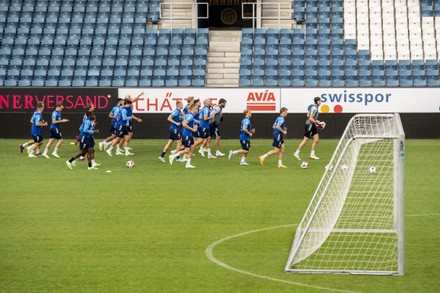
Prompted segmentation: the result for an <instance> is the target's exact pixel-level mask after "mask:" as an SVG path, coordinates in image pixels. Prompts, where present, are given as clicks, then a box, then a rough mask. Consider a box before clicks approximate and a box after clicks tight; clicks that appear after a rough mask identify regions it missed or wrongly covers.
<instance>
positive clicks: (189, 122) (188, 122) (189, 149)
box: [169, 105, 198, 169]
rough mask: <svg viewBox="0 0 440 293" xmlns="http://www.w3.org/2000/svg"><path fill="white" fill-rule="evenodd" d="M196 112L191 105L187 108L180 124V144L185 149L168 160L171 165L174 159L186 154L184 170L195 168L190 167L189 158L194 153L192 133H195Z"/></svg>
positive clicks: (195, 108)
mask: <svg viewBox="0 0 440 293" xmlns="http://www.w3.org/2000/svg"><path fill="white" fill-rule="evenodd" d="M196 112H197V106H196V105H191V106H189V107H188V113H187V114H186V115H185V118H184V120H183V122H182V125H183V131H182V144H183V146H184V147H185V149H184V150H181V151H180V152H177V153H175V154H174V155H170V157H169V160H170V164H171V165H172V164H173V161H174V159H175V158H177V157H180V156H183V155H184V154H188V159H187V160H186V166H185V167H186V168H188V169H193V168H195V167H194V166H193V165H191V158H192V155H193V153H194V148H195V147H194V138H193V133H194V132H196V131H197V128H198V127H197V124H196V122H195V119H194V115H195V114H196Z"/></svg>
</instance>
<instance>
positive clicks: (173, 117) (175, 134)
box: [159, 101, 183, 163]
mask: <svg viewBox="0 0 440 293" xmlns="http://www.w3.org/2000/svg"><path fill="white" fill-rule="evenodd" d="M182 108H183V103H182V102H181V101H177V102H176V109H174V110H173V111H172V112H171V114H170V115H169V116H168V119H167V120H168V121H169V122H170V123H171V126H170V130H169V132H170V136H169V139H168V142H167V144H166V145H165V147H164V148H163V151H162V154H160V156H159V160H161V161H162V162H164V163H165V162H166V161H165V158H164V157H165V154H166V152H167V151H168V150H169V149H170V147H171V146H172V145H173V143H174V141H177V147H176V150H180V145H181V144H182V142H181V135H180V126H181V125H182Z"/></svg>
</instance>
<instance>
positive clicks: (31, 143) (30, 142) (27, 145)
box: [20, 102, 44, 155]
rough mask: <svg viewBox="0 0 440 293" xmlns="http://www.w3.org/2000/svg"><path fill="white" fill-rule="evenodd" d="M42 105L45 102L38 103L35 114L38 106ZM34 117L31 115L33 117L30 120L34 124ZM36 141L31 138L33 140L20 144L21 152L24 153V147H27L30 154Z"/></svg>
mask: <svg viewBox="0 0 440 293" xmlns="http://www.w3.org/2000/svg"><path fill="white" fill-rule="evenodd" d="M40 106H43V107H44V103H43V102H38V103H37V108H36V109H35V111H34V114H33V115H35V113H37V112H38V107H40ZM33 115H32V117H34V116H33ZM32 117H31V119H30V120H29V122H30V123H31V124H32ZM34 143H35V142H34V140H33V139H31V140H29V141H27V142H25V143H23V144H21V145H20V152H21V153H23V150H24V148H26V149H27V152H28V154H29V151H30V149H31V147H32V145H33V144H34ZM36 155H40V154H39V153H37V154H36Z"/></svg>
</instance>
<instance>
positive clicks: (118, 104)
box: [98, 98, 124, 151]
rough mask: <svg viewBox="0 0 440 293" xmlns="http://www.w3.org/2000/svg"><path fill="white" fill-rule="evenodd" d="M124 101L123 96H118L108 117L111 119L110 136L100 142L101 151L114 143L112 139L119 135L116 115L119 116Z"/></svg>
mask: <svg viewBox="0 0 440 293" xmlns="http://www.w3.org/2000/svg"><path fill="white" fill-rule="evenodd" d="M123 103H124V100H123V99H121V98H118V99H117V101H116V105H115V106H114V107H113V108H112V110H111V111H110V113H109V114H108V117H109V118H110V119H111V122H110V136H108V137H107V138H106V139H104V140H103V141H101V142H100V143H99V144H98V146H99V150H100V151H102V150H105V149H107V148H108V147H109V146H110V145H111V144H112V141H113V140H114V139H116V137H117V136H116V117H117V116H118V112H119V111H120V109H121V106H122V105H123Z"/></svg>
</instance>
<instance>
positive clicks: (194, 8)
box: [160, 2, 209, 28]
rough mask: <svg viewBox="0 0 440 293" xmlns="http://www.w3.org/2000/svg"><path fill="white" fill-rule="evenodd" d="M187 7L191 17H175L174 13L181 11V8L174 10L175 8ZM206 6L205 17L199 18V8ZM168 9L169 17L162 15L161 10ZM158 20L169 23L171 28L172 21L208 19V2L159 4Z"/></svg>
mask: <svg viewBox="0 0 440 293" xmlns="http://www.w3.org/2000/svg"><path fill="white" fill-rule="evenodd" d="M183 5H188V6H191V12H192V13H191V16H181V15H180V16H175V15H174V11H178V10H182V8H180V7H179V8H175V7H176V6H183ZM202 5H204V6H206V16H199V15H198V11H199V7H200V6H202ZM167 6H168V7H169V12H170V15H169V16H164V15H163V9H164V8H166V7H167ZM160 18H161V19H166V20H170V21H171V28H172V27H173V21H174V20H192V21H193V22H194V20H199V19H208V18H209V3H208V2H176V3H172V2H171V3H160ZM196 26H197V25H196Z"/></svg>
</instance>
